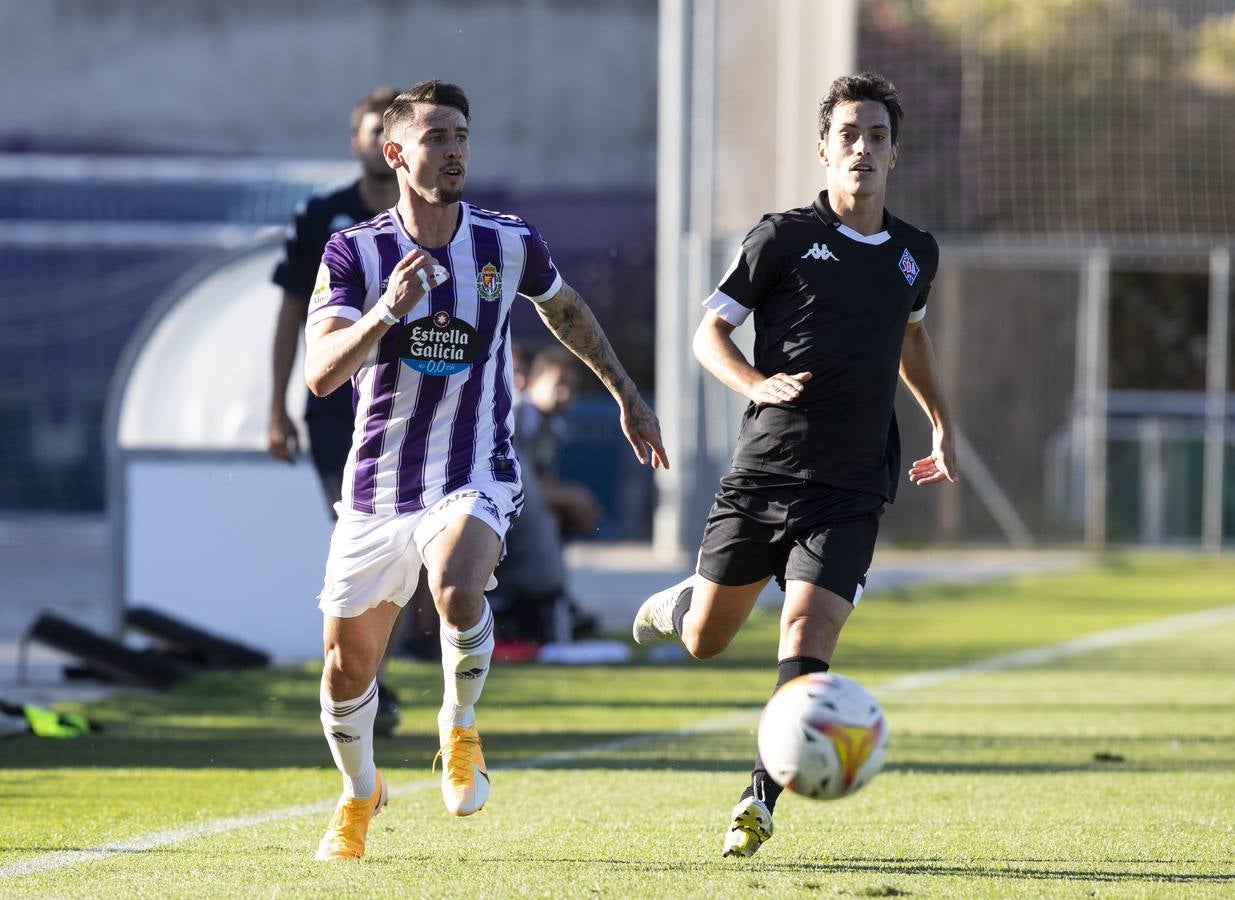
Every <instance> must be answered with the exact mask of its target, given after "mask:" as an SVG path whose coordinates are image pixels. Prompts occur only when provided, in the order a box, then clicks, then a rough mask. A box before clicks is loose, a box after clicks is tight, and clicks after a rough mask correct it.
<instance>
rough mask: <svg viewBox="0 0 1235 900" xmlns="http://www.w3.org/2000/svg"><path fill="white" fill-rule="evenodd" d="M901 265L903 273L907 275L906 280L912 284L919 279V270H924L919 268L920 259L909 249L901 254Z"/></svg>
mask: <svg viewBox="0 0 1235 900" xmlns="http://www.w3.org/2000/svg"><path fill="white" fill-rule="evenodd" d="M899 265H900V269H901V274H902V275H904V276H905V280H906V281H908V282H909V284H910V285H912V284H913V283H914V282H915V281H917V280H918V272H920V271H922V270H921V269H919V268H918V261H917V260H916V259H914V258H913V254H912V253H910V252H909V251H908V250H906V251H905V252H904V253H902V254H901V261H900V263H899Z"/></svg>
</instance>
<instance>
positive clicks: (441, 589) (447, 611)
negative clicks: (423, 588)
mask: <svg viewBox="0 0 1235 900" xmlns="http://www.w3.org/2000/svg"><path fill="white" fill-rule="evenodd" d="M433 596H434V599H435V601H436V602H437V611H438V614H439V615H441V617H442V620H443V621H444V622H445V623H446V624H447V625H449V626H450V627H451V628H455V629H458V630H465V629H468V628H471V627H472V626H473V625H475V624H476V622H477V620H478V619H479V618H480V614H481V611H482V610H483V609H484V602H485V595H484V592H483V591H476V590H470V589H468V588H464V587H461V586H459V585H457V584H449V583H447V584H441V585H439V586H438V589H437V590H436V591H434V594H433Z"/></svg>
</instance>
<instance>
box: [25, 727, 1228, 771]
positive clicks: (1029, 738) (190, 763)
mask: <svg viewBox="0 0 1235 900" xmlns="http://www.w3.org/2000/svg"><path fill="white" fill-rule="evenodd" d="M1179 739H1180V738H1175V739H1173V740H1179ZM1182 740H1183V742H1185V743H1186V741H1187V738H1186V737H1183V738H1182ZM1204 740H1210V739H1208V738H1205V737H1203V736H1198V741H1204ZM1214 740H1216V739H1214ZM1163 743H1164V741H1163V740H1162V739H1154V740H1148V739H1120V740H1119V741H1113V740H1105V741H1095V740H1094V739H1092V738H1091V739H1087V740H1082V739H1077V738H1067V739H1061V738H1057V737H1051V736H1048V737H1042V736H1034V735H1019V736H1017V735H1009V736H1002V737H1000V738H998V739H992V738H989V737H959V738H958V737H956V736H951V735H931V736H922V735H915V736H914V739H913V740H912V742H909V743H908V745H907V746H901V747H898V749H897V752H898V753H899V758H897V759H895V761H894V762H892V763H891V764H889V765H888V767H887V770H888V771H892V772H903V773H928V774H940V775H948V774H955V775H973V774H977V775H981V774H999V775H1050V774H1072V773H1081V772H1102V773H1108V772H1109V773H1115V772H1184V771H1186V772H1198V771H1224V770H1229V769H1230V768H1232V767H1233V766H1235V758H1233V757H1232V755H1231V754H1225V755H1223V756H1222V757H1221V758H1217V757H1215V758H1210V759H1196V758H1195V757H1194V756H1192V755H1190V754H1186V753H1181V754H1177V756H1178V757H1179V758H1178V759H1169V760H1164V759H1163V758H1162V757H1163V755H1164V754H1163V752H1162V749H1161V745H1162V744H1163ZM1061 745H1065V746H1067V745H1071V746H1070V749H1068V751H1067V752H1066V753H1061V752H1060V751H1059V749H1058V748H1059V747H1060V746H1061ZM1113 746H1114V747H1117V749H1118V750H1119V753H1120V755H1122V756H1123V757H1124V759H1123V760H1120V761H1098V760H1095V759H1094V758H1093V756H1092V751H1098V750H1106V749H1109V748H1110V747H1113ZM1002 748H1009V749H1015V750H1017V751H1018V755H1020V756H1021V757H1022V758H1020V759H1013V760H1007V761H1000V760H992V759H990V758H989V757H990V756H991V755H994V754H1002V753H1004V752H1006V750H1004V749H1002ZM1026 748H1028V749H1026ZM1035 748H1036V749H1035ZM375 749H376V756H377V759H378V762H379V764H381V765H383V766H390V767H406V768H419V767H422V766H423V767H425V768H428V766H429V765H430V761H431V760H432V758H433V756H434V754H435V752H436V750H437V743H436V739H435V737H434V736H433V735H430V734H427V733H416V734H408V735H396V736H395V737H393V738H381V739H378V741H377V744H376V748H375ZM754 749H755V748H754V741H753V740H752V738H751V735H750V734H749V733H747V732H745V731H736V730H735V731H725V732H715V733H710V734H708V735H706V737H703V736H701V735H698V734H689V733H666V732H630V731H568V730H557V731H500V730H497V731H492V732H490V733H489V734H488V735H487V737H486V741H485V755H486V757H487V758H488V761H489V763H490V765H491V766H493V767H494V768H495V769H496V770H503V769H511V770H517V769H525V768H535V769H558V770H560V769H572V770H586V771H603V770H613V771H619V770H640V771H687V772H721V771H734V772H742V771H747V770H748V769H749V767H750V764H751V762H752V761H753V756H754ZM975 754H980V755H981V757H985V758H974V756H975ZM1138 759H1139V760H1144V762H1140V761H1138ZM329 765H330V754H329V751H328V748H327V746H326V742H325V739H324V738H323V737H322V735H321V733H320V732H319V731H317V730H316V729H313V730H309V729H308V728H307V727H306V723H304V722H301V723H300V725H299V728H298V729H297V730H296V731H294V732H289V731H288V730H277V731H276V730H271V729H236V728H216V727H209V726H206V727H170V726H168V727H162V728H149V729H136V728H135V729H131V730H129V731H127V732H121V731H119V730H116V731H113V732H108V733H105V734H101V735H91V736H88V737H84V738H79V739H77V740H74V741H55V742H51V741H43V740H40V739H38V738H34V737H31V736H23V737H18V738H13V739H10V740H8V741H6V742H5V743H4V744H3V745H2V746H0V767H3V768H6V769H8V770H9V771H11V772H12V771H20V770H23V769H58V768H69V769H71V768H124V769H128V768H134V767H147V766H151V767H156V768H167V769H221V768H235V769H242V770H263V769H282V768H307V769H320V768H328V767H329Z"/></svg>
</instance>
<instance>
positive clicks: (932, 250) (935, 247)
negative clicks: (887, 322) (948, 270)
mask: <svg viewBox="0 0 1235 900" xmlns="http://www.w3.org/2000/svg"><path fill="white" fill-rule="evenodd" d="M927 237H928V238H930V247H929V248H928V255H927V259H926V263H927V264H926V265H925V266H924V267H923V270H922V276H923V278H922V289H921V290H920V291H918V296H917V297H916V298H914V301H913V306H912V307H911V308H910V310H909V322H910V324H913V323H914V322H921V321H922V320H923V319H925V318H926V301H927V299H928V298H929V297H930V294H931V285H933V284H934V283H935V273H936V272H937V271H938V270H939V244H937V243H936V242H935V239H934V238H933V237H930V236H929V235H928V236H927Z"/></svg>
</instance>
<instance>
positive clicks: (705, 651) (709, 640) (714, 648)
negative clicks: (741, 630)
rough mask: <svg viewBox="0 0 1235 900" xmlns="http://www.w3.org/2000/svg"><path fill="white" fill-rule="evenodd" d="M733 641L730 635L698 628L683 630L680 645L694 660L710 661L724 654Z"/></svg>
mask: <svg viewBox="0 0 1235 900" xmlns="http://www.w3.org/2000/svg"><path fill="white" fill-rule="evenodd" d="M731 640H733V636H732V635H728V634H718V633H716V632H711V633H709V632H705V631H703V630H701V629H698V628H690V627H689V626H688V627H686V628H684V629H683V634H682V644H683V645H684V646H685V647H686V650H687V652H689V653H690V655H691V656H693V657H694V658H695V659H711V658H712V657H713V656H718V655H720V654H721V653H722V652H724V650H725V648H726V647H728V646H729V642H730V641H731Z"/></svg>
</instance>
